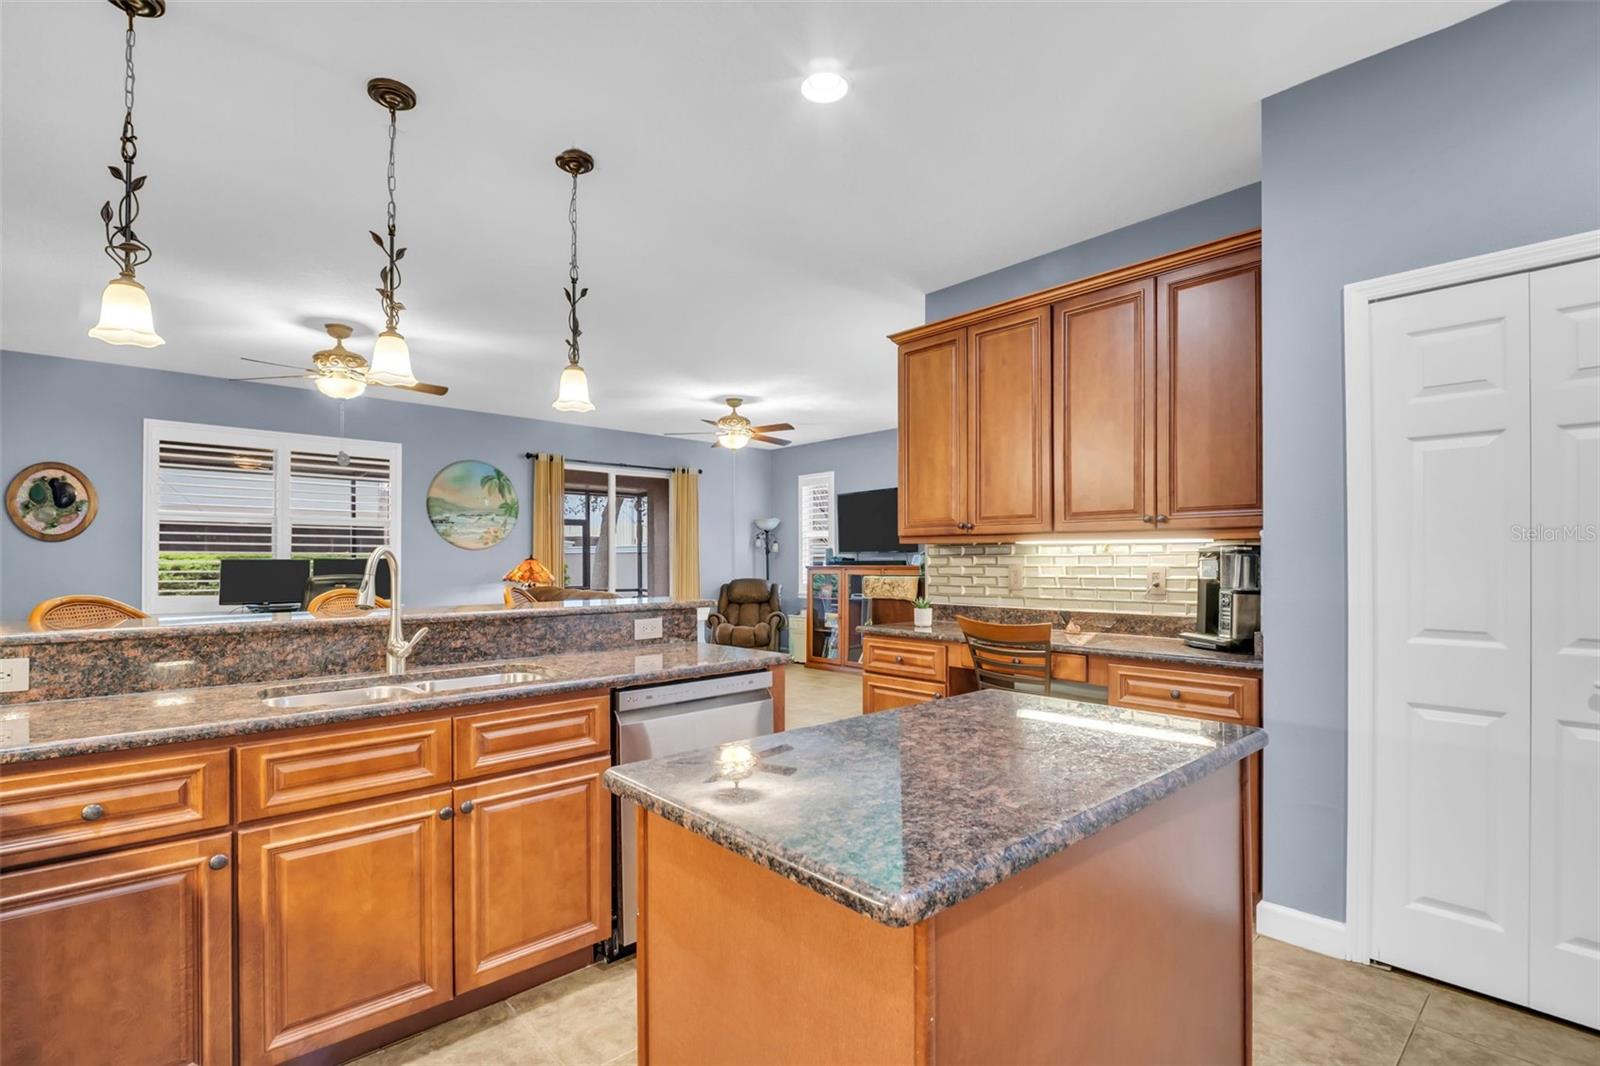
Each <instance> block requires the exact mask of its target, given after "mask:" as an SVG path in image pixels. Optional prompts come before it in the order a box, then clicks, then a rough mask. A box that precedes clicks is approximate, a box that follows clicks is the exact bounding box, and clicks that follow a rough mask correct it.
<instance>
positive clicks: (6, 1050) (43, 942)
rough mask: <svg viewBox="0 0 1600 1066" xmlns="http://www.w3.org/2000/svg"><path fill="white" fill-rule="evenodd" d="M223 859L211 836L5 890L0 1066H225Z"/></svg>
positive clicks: (228, 996) (226, 906) (45, 871)
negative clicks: (169, 1065) (2, 1064)
mask: <svg viewBox="0 0 1600 1066" xmlns="http://www.w3.org/2000/svg"><path fill="white" fill-rule="evenodd" d="M230 855H231V847H230V844H229V837H228V834H227V833H216V834H212V835H210V836H205V837H199V838H196V839H191V840H184V841H179V842H177V843H166V844H155V845H149V846H144V847H137V848H130V849H128V850H125V851H121V852H118V853H115V854H111V855H101V856H97V857H95V858H90V859H78V860H74V861H71V862H59V863H53V864H51V865H49V866H42V867H37V868H35V869H31V870H24V871H20V872H17V873H9V874H5V875H3V876H0V944H3V945H4V950H0V1061H4V1062H6V1063H18V1064H21V1063H28V1064H29V1066H54V1064H61V1066H77V1064H80V1063H112V1062H116V1063H122V1062H126V1063H146V1062H149V1063H206V1064H213V1063H214V1064H217V1066H226V1064H227V1063H230V1062H231V1061H232V1059H233V871H232V870H230V869H229V868H228V863H229V858H230ZM218 867H220V868H218Z"/></svg>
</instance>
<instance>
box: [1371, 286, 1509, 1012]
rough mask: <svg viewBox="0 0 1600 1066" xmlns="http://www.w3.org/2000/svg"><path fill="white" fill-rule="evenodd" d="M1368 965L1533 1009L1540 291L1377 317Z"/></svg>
mask: <svg viewBox="0 0 1600 1066" xmlns="http://www.w3.org/2000/svg"><path fill="white" fill-rule="evenodd" d="M1371 340H1372V352H1373V371H1372V384H1373V446H1374V459H1375V463H1374V466H1375V468H1376V483H1375V485H1374V497H1373V508H1374V520H1375V521H1374V530H1375V536H1374V544H1373V552H1374V557H1373V566H1374V574H1375V578H1376V582H1375V585H1376V587H1375V588H1374V590H1373V591H1374V597H1375V607H1376V623H1375V628H1376V632H1375V634H1374V639H1375V649H1374V650H1375V658H1374V665H1375V668H1376V677H1375V688H1374V699H1375V706H1374V720H1375V729H1376V746H1375V751H1374V766H1373V771H1374V778H1375V782H1374V787H1375V792H1374V799H1375V807H1374V822H1375V833H1374V855H1373V873H1374V877H1373V901H1372V903H1373V928H1372V935H1373V955H1374V957H1375V958H1377V959H1380V960H1382V961H1384V962H1387V963H1391V964H1393V965H1395V966H1400V967H1403V968H1405V969H1411V970H1418V971H1421V972H1423V973H1427V974H1430V975H1432V976H1434V977H1437V978H1440V979H1442V980H1445V981H1449V982H1452V983H1454V984H1461V985H1466V986H1468V987H1470V988H1475V989H1479V990H1481V991H1483V992H1486V993H1488V994H1490V995H1493V996H1498V997H1501V998H1503V999H1508V1000H1514V1001H1517V1002H1526V1001H1527V996H1528V817H1529V802H1528V787H1529V781H1528V769H1529V751H1528V744H1529V706H1528V705H1529V686H1528V676H1529V637H1530V630H1529V596H1528V579H1529V563H1530V551H1529V545H1528V544H1527V542H1526V541H1523V540H1518V539H1516V538H1515V537H1513V536H1512V529H1513V527H1517V526H1524V525H1526V524H1527V523H1528V518H1529V507H1530V505H1529V488H1528V414H1529V412H1528V277H1527V275H1526V274H1523V275H1519V276H1516V277H1508V278H1497V279H1494V280H1491V281H1483V282H1477V283H1474V284H1471V285H1460V286H1456V287H1454V288H1449V289H1441V290H1438V291H1435V292H1428V293H1420V294H1417V295H1415V296H1408V297H1404V298H1400V299H1395V300H1392V301H1388V302H1385V303H1381V304H1378V305H1376V306H1374V308H1373V313H1372V338H1371Z"/></svg>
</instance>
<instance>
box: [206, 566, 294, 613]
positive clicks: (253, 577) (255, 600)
mask: <svg viewBox="0 0 1600 1066" xmlns="http://www.w3.org/2000/svg"><path fill="white" fill-rule="evenodd" d="M310 576H311V563H310V562H309V561H308V560H305V559H223V560H222V561H221V577H220V581H219V583H218V589H217V602H218V603H220V604H221V605H223V606H224V607H229V606H234V607H237V606H245V607H255V608H258V609H268V608H277V609H279V610H286V609H287V610H293V609H294V608H297V607H300V606H301V605H302V603H303V602H304V597H305V591H306V579H307V578H308V577H310Z"/></svg>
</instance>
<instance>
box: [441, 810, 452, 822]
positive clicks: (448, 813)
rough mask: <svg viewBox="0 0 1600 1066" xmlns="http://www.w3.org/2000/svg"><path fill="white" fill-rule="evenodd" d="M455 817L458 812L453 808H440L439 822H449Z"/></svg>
mask: <svg viewBox="0 0 1600 1066" xmlns="http://www.w3.org/2000/svg"><path fill="white" fill-rule="evenodd" d="M455 816H456V812H455V810H454V809H453V808H451V807H440V808H439V820H440V821H441V822H448V821H449V820H450V819H452V818H454V817H455Z"/></svg>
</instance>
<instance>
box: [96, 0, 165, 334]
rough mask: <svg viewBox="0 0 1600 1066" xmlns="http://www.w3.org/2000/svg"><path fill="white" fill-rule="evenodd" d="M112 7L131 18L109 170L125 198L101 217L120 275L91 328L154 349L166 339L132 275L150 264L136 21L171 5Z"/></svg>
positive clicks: (156, 0) (120, 1)
mask: <svg viewBox="0 0 1600 1066" xmlns="http://www.w3.org/2000/svg"><path fill="white" fill-rule="evenodd" d="M111 6H112V7H115V8H116V9H117V10H118V11H121V12H123V13H124V14H125V15H127V16H128V28H127V31H126V33H125V35H124V37H123V42H124V43H123V76H122V103H123V114H122V137H121V157H122V164H121V166H112V167H108V168H107V169H108V170H110V171H111V176H112V177H113V178H115V179H116V180H117V181H119V182H121V183H122V197H121V199H120V200H118V201H117V208H116V210H115V211H113V210H112V209H111V201H110V200H107V201H106V202H105V204H104V205H102V206H101V208H100V221H101V222H102V223H103V224H104V225H105V228H106V247H105V252H106V255H107V256H108V257H109V258H110V259H111V261H112V262H113V263H115V264H117V267H118V274H117V276H116V277H114V278H112V279H111V281H110V283H109V284H107V285H106V287H105V290H104V291H103V292H102V293H101V294H100V321H98V322H97V323H95V326H94V328H93V329H91V330H90V331H89V336H91V337H93V338H94V339H95V340H99V341H105V342H106V343H107V344H131V345H133V346H135V347H138V348H154V347H156V346H157V345H160V344H165V343H166V342H165V341H164V340H162V338H161V335H160V334H158V333H157V332H156V327H155V316H154V315H153V314H152V312H151V309H150V294H149V293H147V292H145V289H144V286H143V285H141V284H139V282H138V281H137V280H136V279H135V278H134V270H135V268H137V267H140V266H143V265H144V264H145V263H147V262H149V260H150V246H149V245H148V244H145V243H144V241H143V240H141V239H140V238H139V236H138V234H136V233H135V232H134V229H133V223H134V220H135V219H137V218H138V217H139V190H140V189H141V188H143V187H144V182H145V178H146V177H147V176H148V175H144V174H141V175H139V176H137V177H135V176H134V173H133V164H134V160H135V159H136V158H137V156H138V154H139V141H138V138H137V137H136V136H135V135H134V132H133V83H134V78H133V45H134V36H135V35H134V31H133V20H134V19H136V18H160V17H161V16H162V14H163V13H165V12H166V10H167V5H166V2H165V0H111ZM113 223H115V224H113Z"/></svg>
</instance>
